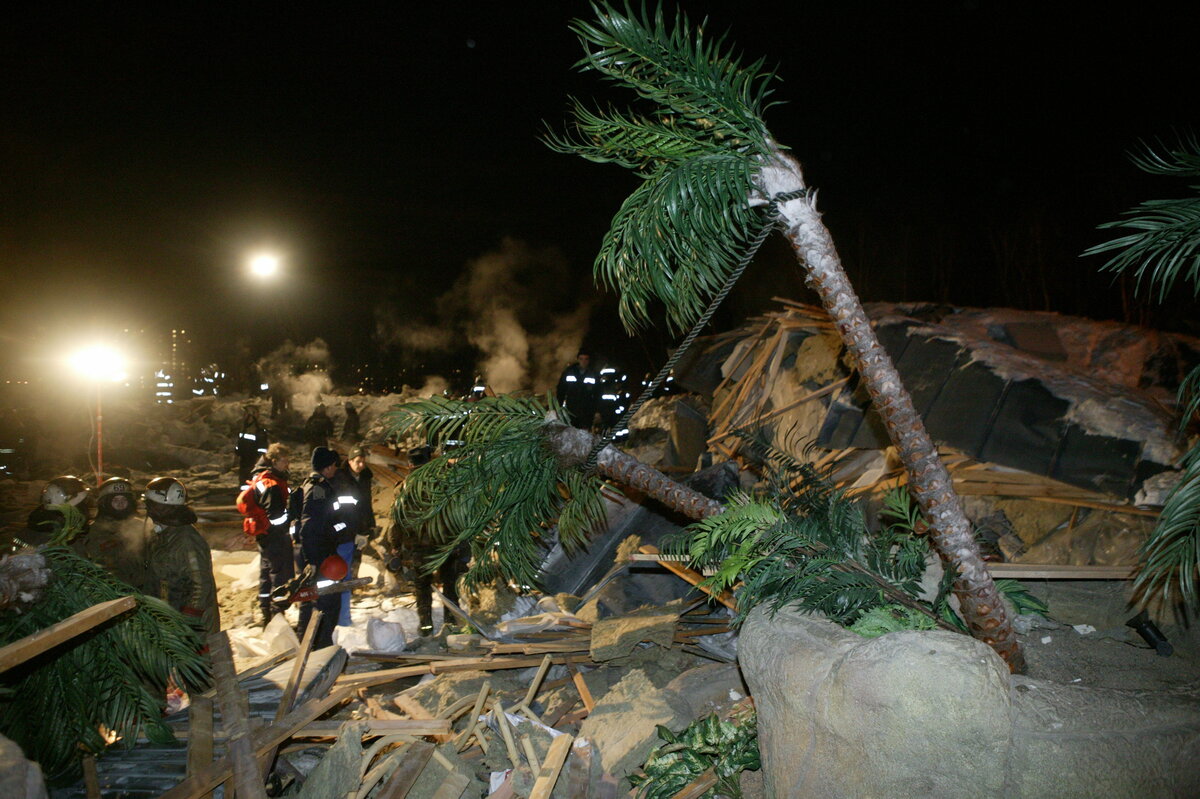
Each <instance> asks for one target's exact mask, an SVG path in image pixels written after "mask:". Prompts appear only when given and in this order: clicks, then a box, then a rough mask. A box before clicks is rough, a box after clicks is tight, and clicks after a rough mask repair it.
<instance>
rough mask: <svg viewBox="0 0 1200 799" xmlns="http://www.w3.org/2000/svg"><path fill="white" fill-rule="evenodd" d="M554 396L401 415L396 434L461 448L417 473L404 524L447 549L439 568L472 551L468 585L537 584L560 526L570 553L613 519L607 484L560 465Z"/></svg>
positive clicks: (416, 407) (453, 403)
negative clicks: (552, 423)
mask: <svg viewBox="0 0 1200 799" xmlns="http://www.w3.org/2000/svg"><path fill="white" fill-rule="evenodd" d="M559 413H560V409H559V408H558V407H557V404H556V403H555V402H554V400H553V398H551V397H547V398H546V399H545V400H542V401H539V400H537V399H535V398H532V397H512V396H499V397H485V398H483V399H481V400H479V401H477V402H460V401H457V400H448V399H444V398H434V399H431V400H422V401H420V402H415V403H409V404H407V405H402V406H399V407H397V408H396V409H394V410H393V411H391V412H390V413H389V414H388V417H387V423H388V424H389V425H390V428H391V430H392V431H393V432H398V433H401V434H420V435H423V436H425V438H426V440H427V441H428V442H429V443H430V444H432V445H434V446H435V447H441V446H443V445H444V444H445V443H446V442H447V441H449V440H454V441H457V442H460V443H459V445H458V446H456V447H455V448H453V449H452V450H450V451H449V452H446V453H444V454H442V455H440V456H439V457H437V458H434V459H433V460H431V461H430V462H429V463H427V464H424V465H422V466H420V467H418V468H416V469H414V470H413V471H412V473H411V474H409V476H408V478H407V479H406V480H405V482H404V485H403V486H402V487H401V489H400V490H399V491H398V492H397V495H396V503H395V508H394V515H395V517H396V519H397V521H398V522H399V523H400V524H402V525H404V526H406V527H407V528H409V529H410V530H412V531H414V532H417V533H418V534H419V535H421V536H423V537H424V538H425V539H426V540H429V541H431V542H436V543H437V544H438V546H439V548H438V549H437V552H436V555H435V556H434V557H433V558H432V559H431V560H430V561H429V562H427V563H426V564H425V566H424V568H425V569H427V570H430V571H432V570H434V569H436V568H437V567H438V566H440V565H441V564H442V563H443V562H444V561H445V560H446V559H447V558H449V557H454V556H455V555H456V553H457V552H458V551H459V550H460V549H462V548H463V547H467V548H469V549H470V552H471V566H470V568H469V569H468V571H467V573H466V575H465V580H466V582H467V584H468V586H472V585H476V584H479V583H485V582H490V581H493V580H496V579H501V580H504V581H505V582H509V583H512V584H515V585H517V586H519V587H522V588H524V587H532V586H535V585H537V570H538V566H539V565H540V563H541V561H542V556H543V554H544V549H545V546H546V545H547V543H548V540H549V538H550V536H551V533H552V531H553V529H554V528H555V525H557V536H558V540H559V541H561V542H562V543H563V545H564V546H565V547H567V548H568V549H571V548H574V547H577V546H579V545H581V544H582V543H583V542H584V541H586V540H587V538H588V536H589V535H590V534H591V533H592V532H594V531H595V530H596V529H597V528H598V527H599V526H600V525H602V524H603V523H604V521H605V511H604V505H603V500H602V499H601V495H600V488H601V482H600V480H599V479H598V478H596V477H594V476H592V475H590V474H588V473H586V472H584V471H583V470H582V469H579V468H576V467H573V466H572V467H567V466H563V465H562V464H560V463H559V461H558V459H557V458H556V457H555V455H554V453H553V452H552V451H551V449H550V448H549V446H548V445H547V442H546V438H545V430H546V420H547V416H548V415H550V416H551V417H554V416H557V415H558V414H559Z"/></svg>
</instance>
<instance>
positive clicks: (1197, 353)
mask: <svg viewBox="0 0 1200 799" xmlns="http://www.w3.org/2000/svg"><path fill="white" fill-rule="evenodd" d="M781 302H783V306H784V307H783V308H782V309H781V310H779V311H774V312H771V313H768V314H765V315H764V316H762V317H758V318H756V319H753V320H751V321H750V322H749V323H748V324H747V325H745V326H744V327H742V328H740V329H738V330H735V331H732V332H729V333H725V334H722V335H719V336H715V337H713V338H711V339H709V340H708V345H707V347H706V348H705V349H704V350H703V351H702V352H700V353H698V354H697V355H696V356H694V357H693V358H692V359H691V361H690V369H689V370H688V371H686V372H684V373H682V374H681V375H680V378H679V382H680V384H681V385H683V386H684V387H687V388H691V389H693V390H697V391H702V392H710V393H711V396H712V411H711V413H710V415H709V423H710V430H709V435H708V439H707V441H706V442H705V443H706V445H707V446H708V447H710V448H711V449H712V450H713V451H715V452H716V453H718V457H721V456H724V457H730V458H733V457H739V456H744V455H745V453H744V451H743V444H742V443H741V442H740V440H739V438H738V436H737V435H736V432H737V431H745V430H754V431H759V432H761V433H762V434H764V435H765V436H766V438H767V439H768V440H769V441H771V443H773V444H774V445H775V446H777V447H778V448H780V449H782V450H784V451H788V452H792V453H799V452H801V451H802V450H806V449H807V452H808V454H807V456H806V459H808V460H811V461H813V462H814V463H815V465H816V466H818V467H820V468H824V469H827V470H828V472H829V473H830V475H831V476H832V478H833V481H834V482H835V483H836V484H837V485H838V486H839V487H842V488H844V489H846V490H847V491H848V492H849V493H850V494H851V495H861V496H864V497H867V498H879V497H881V496H882V494H883V493H884V492H885V491H887V490H888V489H891V488H893V487H895V486H897V485H902V484H903V483H904V482H905V476H904V473H903V470H902V469H901V468H900V465H899V463H898V459H897V458H896V457H895V456H894V452H893V451H892V448H891V446H890V442H889V441H888V438H887V436H886V433H884V432H883V429H882V425H881V423H880V422H879V420H878V419H877V417H876V415H875V412H874V411H873V410H871V409H870V404H869V402H868V398H867V397H866V395H865V391H864V390H863V389H862V388H861V386H860V385H859V384H858V381H857V379H856V376H855V375H854V374H853V373H852V371H851V370H850V369H849V368H848V366H847V365H846V363H845V356H844V352H843V348H842V345H841V341H840V339H839V338H838V336H837V334H836V332H835V331H834V330H833V329H832V325H831V323H830V321H829V319H828V317H827V316H826V315H825V313H824V311H822V310H821V309H820V308H816V307H813V306H808V305H802V304H799V303H794V302H790V301H781ZM867 312H868V314H869V315H870V316H871V319H872V321H873V323H874V325H875V327H876V329H877V332H878V334H879V337H880V340H881V342H882V343H883V345H884V346H885V348H886V349H887V350H888V352H889V354H890V355H891V357H892V359H893V360H894V362H895V363H896V367H897V369H898V370H899V372H900V375H901V377H902V378H903V380H904V382H905V385H906V386H908V387H909V390H910V392H911V393H912V396H913V401H914V404H915V405H916V408H917V410H918V412H919V413H920V414H921V415H922V417H923V419H924V421H925V425H926V427H927V428H928V430H929V432H930V435H931V436H932V437H933V439H934V440H935V442H936V443H937V444H938V446H939V449H940V451H941V452H942V455H943V459H944V461H945V463H946V466H947V468H948V469H949V471H950V473H951V476H952V478H953V480H954V487H955V489H956V491H957V492H958V493H959V495H960V496H961V497H962V498H963V500H964V505H965V509H966V511H967V514H968V516H969V517H970V518H971V520H972V521H973V522H974V523H975V524H976V526H977V527H978V528H979V529H980V530H981V531H982V532H983V534H984V536H985V537H986V538H987V539H988V540H989V542H990V544H991V545H992V547H993V549H994V553H993V554H994V556H995V557H996V558H998V559H1003V560H1007V561H1010V562H1013V563H1030V564H1039V565H1045V564H1059V565H1066V566H1090V565H1092V566H1108V567H1112V566H1127V565H1132V564H1133V563H1134V562H1135V560H1136V551H1137V548H1138V546H1139V545H1140V544H1141V543H1142V541H1144V540H1145V538H1146V537H1147V535H1148V534H1149V531H1150V530H1151V529H1152V527H1153V519H1154V517H1155V516H1156V515H1157V509H1158V507H1159V506H1161V504H1162V500H1163V497H1164V496H1165V494H1166V491H1168V490H1169V488H1170V487H1171V485H1173V484H1174V481H1175V480H1176V479H1177V472H1176V471H1174V467H1175V465H1176V463H1177V461H1178V459H1179V457H1180V456H1181V455H1182V454H1183V452H1184V450H1185V447H1184V446H1183V444H1184V442H1182V441H1180V440H1178V438H1177V436H1176V431H1177V429H1178V424H1177V418H1176V416H1177V415H1176V412H1175V411H1174V399H1173V394H1174V391H1175V389H1176V388H1177V387H1178V385H1179V381H1180V380H1181V379H1182V376H1183V375H1184V374H1186V372H1187V369H1188V367H1189V366H1190V364H1191V363H1193V362H1195V361H1196V360H1197V359H1198V358H1200V341H1197V340H1196V339H1193V338H1190V337H1187V336H1181V335H1173V334H1165V333H1158V332H1155V331H1150V330H1143V329H1140V328H1135V327H1132V326H1128V325H1120V324H1117V323H1112V322H1092V321H1089V320H1085V319H1078V318H1072V317H1063V316H1060V315H1057V314H1048V313H1031V312H1022V311H1011V310H1003V309H988V310H979V309H965V308H950V307H945V306H933V305H893V304H882V303H876V304H869V305H867Z"/></svg>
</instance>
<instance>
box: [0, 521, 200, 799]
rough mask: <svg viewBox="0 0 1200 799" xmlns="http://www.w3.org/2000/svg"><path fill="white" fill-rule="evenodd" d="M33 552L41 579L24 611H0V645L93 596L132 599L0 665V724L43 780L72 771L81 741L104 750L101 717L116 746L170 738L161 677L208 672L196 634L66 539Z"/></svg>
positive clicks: (183, 678)
mask: <svg viewBox="0 0 1200 799" xmlns="http://www.w3.org/2000/svg"><path fill="white" fill-rule="evenodd" d="M76 521H78V520H76ZM67 527H68V528H69V527H71V525H70V524H68V526H67ZM64 529H66V528H64ZM65 536H66V537H69V536H70V532H69V531H68V532H67V533H66V534H65ZM41 553H42V554H43V555H44V556H45V558H46V564H47V566H48V567H49V568H50V570H51V572H52V577H51V580H50V584H49V585H48V586H47V588H46V591H45V593H44V594H43V596H42V598H41V599H40V600H39V601H38V602H37V603H36V604H34V605H33V606H32V607H30V608H29V609H28V610H27V611H26V612H25V613H21V614H16V613H9V614H2V615H0V645H4V644H9V643H12V642H14V641H17V640H19V639H21V638H24V637H25V636H27V635H31V634H33V633H35V632H37V631H39V630H43V629H45V628H47V627H49V626H50V625H52V624H56V623H58V622H60V621H62V620H63V619H65V618H67V617H68V616H71V615H73V614H75V613H78V612H80V611H82V610H86V609H87V608H89V607H92V606H93V605H96V604H98V603H100V602H105V601H108V600H111V599H116V598H118V597H121V596H126V595H129V594H133V595H134V596H135V597H136V599H137V608H136V610H134V611H133V612H132V613H130V614H127V615H126V616H123V617H121V618H120V619H119V620H117V621H114V622H109V623H107V624H105V625H102V626H101V627H100V628H97V629H94V630H92V631H91V632H89V633H86V634H84V635H82V636H79V637H77V638H75V639H73V640H72V641H70V642H68V643H66V644H64V645H62V646H60V647H57V648H55V649H53V650H51V651H50V652H47V653H46V654H44V655H41V656H39V657H38V658H35V659H34V660H32V661H29V662H27V663H24V664H22V665H20V666H18V667H16V668H14V669H11V670H10V671H8V672H5V673H4V674H3V675H0V685H2V686H3V688H4V694H5V695H4V698H3V700H2V701H0V732H3V734H4V735H6V736H8V737H9V738H12V739H13V740H14V741H16V742H17V743H18V744H20V746H21V748H22V749H23V750H24V751H25V753H26V754H27V755H28V756H29V757H30V758H32V759H34V760H36V761H38V762H39V763H40V764H41V766H42V769H43V771H44V772H45V774H46V777H47V779H48V780H50V781H52V782H65V781H69V780H71V779H74V778H76V777H77V776H78V774H79V756H80V754H81V751H80V750H81V749H82V750H84V751H87V752H92V753H99V752H102V751H104V749H105V747H106V746H107V742H106V741H105V738H104V737H103V735H102V733H101V727H102V726H103V728H104V729H106V730H110V731H112V733H115V734H116V735H118V736H120V739H121V743H122V744H123V745H125V746H132V745H133V743H134V741H136V739H137V737H138V736H139V735H146V736H147V737H150V738H151V739H153V740H160V741H161V740H170V739H171V738H172V736H171V733H170V731H169V730H168V729H167V728H166V727H165V726H164V725H163V724H162V722H161V716H162V708H163V703H164V698H165V696H166V686H167V680H168V678H169V677H173V678H174V680H175V682H176V683H177V684H178V685H180V686H182V687H184V688H185V689H187V690H202V689H203V688H204V687H205V686H207V684H208V682H209V672H208V665H207V662H206V661H205V659H204V658H203V657H201V656H200V655H198V654H197V652H198V651H199V649H200V647H201V645H202V642H201V640H200V638H199V636H198V635H197V634H196V633H195V632H194V631H193V630H192V628H191V627H190V626H189V625H188V623H187V622H186V621H185V620H184V617H183V616H182V615H180V614H179V613H178V612H177V611H176V610H175V609H173V608H171V607H170V606H168V605H167V604H165V603H164V602H162V601H160V600H158V599H155V598H153V597H148V596H142V595H140V594H136V593H135V592H134V591H133V589H131V588H130V587H129V586H127V585H125V584H124V583H122V582H120V581H119V580H117V579H116V578H115V577H113V576H112V575H110V574H108V573H107V572H105V571H104V570H103V569H101V568H100V567H99V566H96V565H95V564H93V563H91V562H89V561H87V560H84V559H83V558H81V557H79V556H78V555H76V554H75V553H74V552H72V551H70V550H69V549H65V548H62V547H58V546H48V547H45V548H43V549H42V550H41Z"/></svg>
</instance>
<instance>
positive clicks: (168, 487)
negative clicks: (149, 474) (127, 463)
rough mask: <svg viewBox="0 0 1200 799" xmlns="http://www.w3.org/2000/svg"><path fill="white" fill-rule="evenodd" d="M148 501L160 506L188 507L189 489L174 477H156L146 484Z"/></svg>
mask: <svg viewBox="0 0 1200 799" xmlns="http://www.w3.org/2000/svg"><path fill="white" fill-rule="evenodd" d="M146 499H147V500H149V501H150V502H157V503H158V504H160V505H186V504H187V499H188V495H187V489H186V488H184V487H183V483H181V482H179V481H178V480H176V479H175V478H174V477H155V478H154V479H153V480H151V481H150V482H149V483H147V484H146Z"/></svg>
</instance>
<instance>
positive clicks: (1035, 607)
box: [996, 580, 1050, 618]
mask: <svg viewBox="0 0 1200 799" xmlns="http://www.w3.org/2000/svg"><path fill="white" fill-rule="evenodd" d="M996 590H997V591H999V592H1000V593H1001V595H1003V596H1004V598H1005V599H1007V600H1008V601H1009V602H1011V603H1012V606H1013V609H1014V610H1015V611H1016V612H1017V613H1018V614H1020V615H1029V614H1037V615H1038V616H1041V617H1043V618H1045V617H1046V614H1047V613H1049V612H1050V606H1049V605H1047V604H1046V603H1045V602H1043V601H1042V600H1040V599H1038V598H1037V597H1035V596H1034V595H1033V594H1031V593H1029V589H1027V588H1026V587H1025V586H1024V585H1023V584H1022V583H1020V582H1018V581H1016V580H997V581H996Z"/></svg>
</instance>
